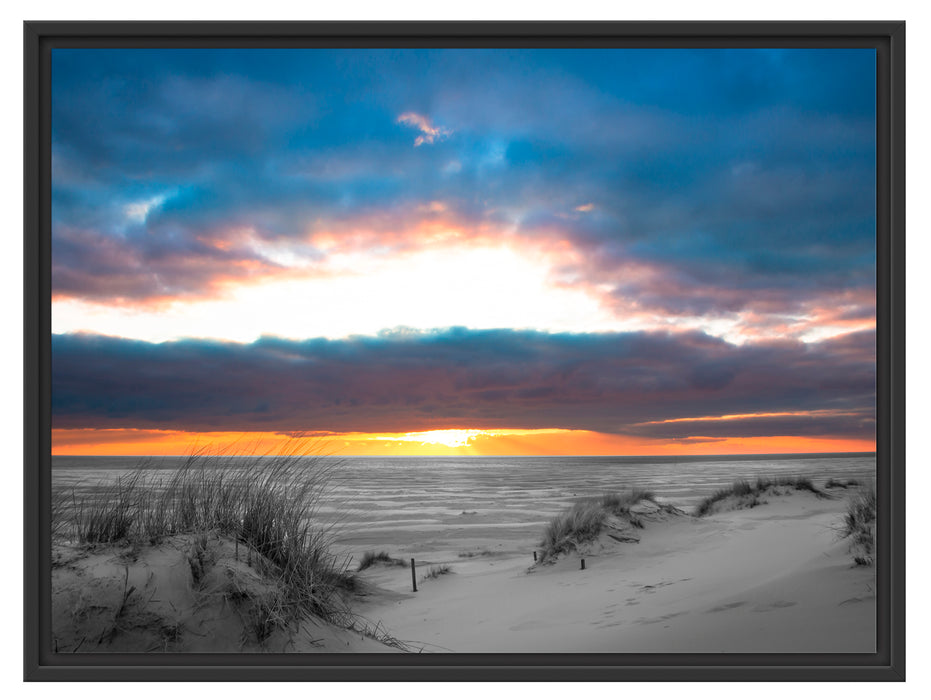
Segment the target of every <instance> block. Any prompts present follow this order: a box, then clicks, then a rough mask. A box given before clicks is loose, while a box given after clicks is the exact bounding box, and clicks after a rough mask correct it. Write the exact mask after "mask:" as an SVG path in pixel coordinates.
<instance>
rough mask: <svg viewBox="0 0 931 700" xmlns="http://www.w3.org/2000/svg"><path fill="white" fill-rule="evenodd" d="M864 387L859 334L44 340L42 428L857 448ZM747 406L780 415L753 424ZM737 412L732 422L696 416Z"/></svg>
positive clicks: (865, 410)
mask: <svg viewBox="0 0 931 700" xmlns="http://www.w3.org/2000/svg"><path fill="white" fill-rule="evenodd" d="M875 380H876V373H875V334H874V333H869V332H867V333H856V334H849V335H846V336H842V337H840V338H837V339H831V340H827V341H824V342H821V343H815V344H811V345H805V344H802V343H795V342H768V343H757V344H747V345H744V346H734V345H731V344H728V343H725V342H723V341H721V340H718V339H715V338H712V337H710V336H707V335H704V334H701V333H694V332H691V333H679V334H669V333H611V334H546V333H538V332H532V331H507V330H490V331H470V330H466V329H461V328H453V329H448V330H442V331H432V332H422V331H413V330H399V331H397V332H392V333H383V334H381V335H380V336H378V337H357V338H351V339H347V340H340V341H329V340H323V339H317V340H307V341H287V340H283V339H279V338H271V337H266V338H262V339H261V340H259V341H256V342H255V343H251V344H247V345H241V344H234V343H219V342H209V341H198V340H184V341H176V342H167V343H161V344H154V343H145V342H141V341H131V340H125V339H119V338H112V337H103V336H94V335H55V336H53V340H52V425H53V427H55V428H89V427H96V428H140V429H153V428H158V429H175V430H224V431H247V430H276V431H333V432H368V433H374V432H380V433H397V432H400V433H406V432H419V431H426V430H440V429H493V428H510V429H522V428H523V429H533V428H568V429H583V430H593V431H598V432H607V433H617V434H627V435H634V436H644V435H649V436H657V437H664V438H670V439H672V438H674V439H684V438H689V437H720V436H725V435H740V436H754V435H756V436H760V435H763V436H766V435H775V434H785V433H784V432H781V431H785V430H794V431H798V432H799V433H800V434H805V435H834V434H842V435H849V436H856V437H860V438H863V439H869V438H870V437H871V436H872V435H873V424H872V422H871V420H870V419H871V417H872V416H873V415H874V414H873V411H874V402H875ZM760 413H766V414H777V415H769V416H759V417H754V414H760ZM786 413H791V414H796V415H780V414H786ZM735 414H737V415H742V416H744V417H743V418H740V419H736V420H733V421H731V420H707V419H695V417H696V416H698V417H707V416H729V415H735ZM651 421H653V422H654V423H653V424H650V422H651ZM663 421H672V422H663Z"/></svg>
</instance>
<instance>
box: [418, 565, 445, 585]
mask: <svg viewBox="0 0 931 700" xmlns="http://www.w3.org/2000/svg"><path fill="white" fill-rule="evenodd" d="M452 572H453V567H451V566H450V565H449V564H442V565H441V566H431V567H430V570H429V571H428V572H427V573H425V574H424V575H423V578H421V579H420V580H421V581H428V580H430V579H436V578H439V577H440V576H443V575H445V574H451V573H452Z"/></svg>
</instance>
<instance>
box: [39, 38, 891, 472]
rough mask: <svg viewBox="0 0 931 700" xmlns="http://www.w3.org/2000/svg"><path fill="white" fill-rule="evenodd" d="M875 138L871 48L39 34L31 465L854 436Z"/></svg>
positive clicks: (871, 413) (867, 401) (869, 331)
mask: <svg viewBox="0 0 931 700" xmlns="http://www.w3.org/2000/svg"><path fill="white" fill-rule="evenodd" d="M875 132H876V116H875V56H874V53H873V51H872V50H841V49H824V50H799V49H790V50H758V49H734V50H717V49H695V50H659V49H647V50H566V49H560V50H520V51H504V50H476V49H463V50H449V49H443V50H429V51H428V50H371V51H369V50H348V49H333V50H241V51H232V50H229V51H227V50H204V49H201V50H140V49H132V50H116V49H100V50H89V49H75V50H70V49H54V50H53V52H52V333H53V337H52V396H51V407H52V445H53V453H55V454H183V453H187V452H190V451H191V449H192V448H194V447H195V446H200V447H204V446H208V447H211V448H216V449H218V450H226V451H237V450H243V449H246V447H245V446H248V449H250V450H263V451H274V450H276V449H278V448H279V446H281V445H284V444H286V443H287V444H289V445H293V444H294V441H299V442H300V441H306V442H307V443H308V444H313V445H317V446H319V445H323V446H324V449H326V450H328V451H331V452H334V453H339V454H411V455H414V454H418V455H419V454H463V455H466V454H476V455H481V454H660V455H670V454H726V453H774V452H779V453H784V452H835V451H871V450H873V449H874V448H875V377H876V354H875V335H876V303H875V267H876V255H875V236H876V230H875V229H876V205H875V190H876V181H875V157H876V144H875ZM289 449H290V448H289Z"/></svg>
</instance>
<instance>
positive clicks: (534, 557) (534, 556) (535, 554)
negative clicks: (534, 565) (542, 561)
mask: <svg viewBox="0 0 931 700" xmlns="http://www.w3.org/2000/svg"><path fill="white" fill-rule="evenodd" d="M533 560H534V561H536V560H537V550H533Z"/></svg>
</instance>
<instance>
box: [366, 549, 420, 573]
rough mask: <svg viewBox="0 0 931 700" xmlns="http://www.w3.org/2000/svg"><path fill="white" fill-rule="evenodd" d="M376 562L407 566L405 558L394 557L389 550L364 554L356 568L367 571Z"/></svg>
mask: <svg viewBox="0 0 931 700" xmlns="http://www.w3.org/2000/svg"><path fill="white" fill-rule="evenodd" d="M375 564H387V565H389V566H407V562H405V561H404V560H403V559H398V558H397V557H393V556H391V555H390V554H388V552H385V551H382V552H374V551H369V552H366V553H365V554H363V555H362V559H361V560H360V561H359V566H358V567H357V568H356V571H365V570H366V569H367V568H369V567H370V566H374V565H375Z"/></svg>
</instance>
